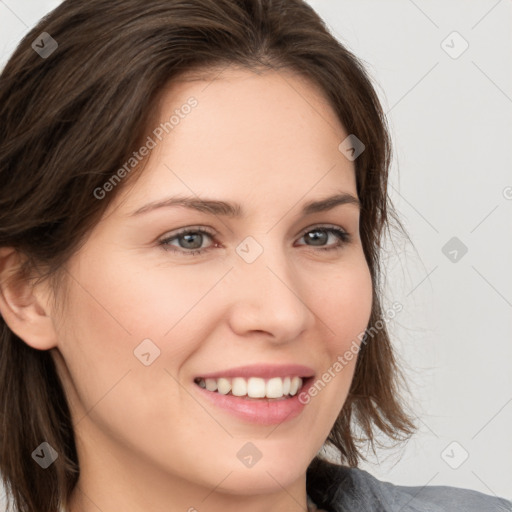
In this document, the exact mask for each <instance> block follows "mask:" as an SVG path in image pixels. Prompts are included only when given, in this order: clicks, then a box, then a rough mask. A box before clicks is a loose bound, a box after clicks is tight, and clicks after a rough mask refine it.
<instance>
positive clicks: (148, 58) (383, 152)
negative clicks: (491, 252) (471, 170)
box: [0, 0, 512, 512]
mask: <svg viewBox="0 0 512 512" xmlns="http://www.w3.org/2000/svg"><path fill="white" fill-rule="evenodd" d="M0 141H1V142H0V144H1V146H0V190H1V192H0V194H1V195H0V204H1V212H0V283H1V293H0V312H1V314H2V324H1V329H2V338H1V356H0V380H1V382H2V387H1V392H0V400H1V410H2V414H3V416H2V420H3V421H2V429H1V447H2V448H1V453H0V461H1V462H0V471H1V472H2V476H3V479H4V483H5V486H6V488H8V489H9V490H10V491H11V494H12V501H13V502H14V505H15V507H16V509H17V510H20V511H21V510H23V511H33V512H35V511H38V512H41V511H52V512H57V511H59V510H66V511H69V512H79V511H80V512H89V511H93V510H94V511H97V510H102V511H105V512H106V511H111V510H112V511H113V510H124V511H127V512H135V511H137V512H138V511H142V510H144V511H146V510H151V511H163V510H165V511H178V510H188V511H190V512H193V511H196V510H197V511H210V512H215V511H221V510H222V511H231V510H244V511H249V512H252V511H273V512H274V511H275V512H278V511H280V512H281V511H292V510H316V509H317V507H318V510H329V511H341V510H365V511H367V510H374V511H383V510H384V511H392V510H393V511H395V510H403V511H404V512H405V511H406V510H417V511H427V510H479V511H480V510H489V511H490V510H512V504H511V503H510V502H507V501H506V500H504V499H499V498H494V497H491V496H487V495H484V494H481V493H477V492H473V491H469V490H462V489H454V488H440V487H432V488H425V489H423V490H421V489H420V488H411V487H402V486H395V485H392V484H390V483H387V482H380V481H378V480H376V479H375V478H373V477H372V476H371V475H369V474H368V473H367V472H365V471H363V470H361V469H358V468H357V465H358V462H359V461H360V460H362V459H363V453H362V452H363V451H364V449H365V447H367V446H370V447H373V446H374V444H375V436H376V434H377V433H378V432H379V431H380V432H382V433H384V434H386V435H387V436H389V437H390V438H392V439H394V440H396V441H401V440H405V439H407V438H408V437H409V436H410V435H411V434H412V433H413V432H414V424H413V421H412V416H411V413H409V412H408V411H407V409H406V407H405V405H404V403H403V401H402V399H401V398H400V394H399V390H400V386H399V383H400V374H399V369H398V367H397V365H396V363H395V359H394V356H393V352H392V348H391V344H390V340H389V337H388V334H387V331H386V321H387V320H388V319H389V318H391V317H392V316H393V315H394V313H395V312H396V310H398V309H399V308H400V304H394V305H393V307H392V308H391V309H389V310H387V311H384V308H383V306H382V304H381V292H380V289H379V247H380V244H381V239H382V236H383V234H384V230H385V228H387V227H388V223H389V220H390V218H394V217H393V215H394V214H393V211H392V210H391V206H390V204H389V200H388V197H387V190H386V185H387V176H388V168H389V162H390V154H391V153H390V141H389V136H388V132H387V129H386V124H385V119H384V116H383V113H382V110H381V107H380V105H379V102H378V99H377V96H376V94H375V92H374V90H373V88H372V85H371V83H370V80H369V78H368V77H367V75H366V73H365V71H364V69H363V67H362V66H361V65H360V63H359V62H358V60H357V59H356V58H355V57H354V56H353V55H352V54H351V53H350V52H348V51H347V50H346V49H345V48H343V47H342V46H341V45H340V44H339V43H338V42H337V41H336V40H335V39H334V38H333V37H332V36H331V35H330V34H329V33H328V31H327V30H326V29H325V26H324V25H323V24H322V22H321V20H320V19H319V18H318V16H317V15H316V14H315V13H314V11H313V10H312V9H311V8H310V7H308V5H307V4H305V3H303V2H301V1H299V0H287V1H278V2H276V1H273V2H271V1H270V0H265V1H263V0H237V1H236V0H220V1H219V0H217V1H213V0H195V1H190V0H187V1H184V0H181V1H180V0H172V1H171V0H153V1H149V2H142V1H140V0H87V1H72V0H67V1H65V2H63V3H62V4H61V5H60V6H59V7H58V8H57V9H55V10H54V11H53V12H52V13H51V14H50V15H49V16H48V17H46V18H44V19H43V20H42V21H41V22H40V23H39V25H38V26H37V27H35V28H34V29H33V30H32V31H31V32H30V33H29V34H28V35H27V36H26V37H25V38H24V40H23V41H22V43H21V44H20V46H19V47H18V48H17V49H16V51H15V53H14V54H13V56H12V57H11V59H10V60H9V62H8V63H7V65H6V67H5V69H4V71H3V73H2V76H1V82H0ZM323 447H331V448H335V449H337V451H338V460H339V463H338V464H334V463H332V462H328V461H327V459H326V458H325V457H324V455H323V454H322V453H321V452H322V448H323Z"/></svg>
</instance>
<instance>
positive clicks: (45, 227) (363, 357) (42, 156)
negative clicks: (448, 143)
mask: <svg viewBox="0 0 512 512" xmlns="http://www.w3.org/2000/svg"><path fill="white" fill-rule="evenodd" d="M42 32H46V33H48V34H50V35H51V37H52V38H53V39H55V40H56V41H57V44H58V47H57V48H56V49H55V50H54V51H53V53H51V54H50V55H47V56H46V58H43V57H42V56H40V55H38V53H36V51H35V49H33V47H32V46H31V45H32V43H33V42H34V41H35V40H36V38H37V37H38V36H39V35H40V34H41V33H42ZM227 65H239V66H244V67H246V68H248V69H253V70H259V69H290V70H294V71H296V72H299V73H300V74H301V75H302V76H304V77H307V78H309V79H310V80H312V81H313V83H315V84H317V85H318V86H319V87H320V88H321V90H322V91H323V92H324V94H325V96H326V98H327V99H328V101H329V102H330V104H331V106H332V108H333V109H334V110H335V112H336V114H337V115H338V117H339V119H340V121H341V123H342V125H343V126H344V128H345V129H346V131H347V133H349V134H355V135H356V136H357V137H358V138H359V139H360V140H361V141H363V143H364V144H365V146H366V149H365V150H364V151H363V153H362V154H361V155H360V156H359V157H358V158H357V159H356V160H355V168H356V182H357V192H358V196H359V198H360V200H361V203H362V210H361V218H360V234H361V239H362V245H363V249H364V254H365V257H366V260H367V263H368V266H369V269H370V272H371V276H372V281H373V305H372V311H371V317H370V322H369V325H368V328H370V327H372V326H374V325H375V324H376V323H377V322H378V321H380V322H381V324H382V321H383V311H382V307H381V301H380V295H381V292H380V286H381V284H380V279H381V277H380V263H379V256H380V251H381V240H382V238H383V235H384V230H385V228H386V227H387V228H388V229H389V227H390V220H395V221H396V222H397V224H398V225H399V227H400V228H401V229H402V230H403V227H402V226H401V224H400V222H399V221H398V219H397V218H396V215H395V213H394V210H393V209H392V206H391V203H390V201H389V197H388V195H387V179H388V171H389V166H390V159H391V144H390V137H389V134H388V130H387V125H386V120H385V116H384V114H383V111H382V108H381V106H380V103H379V101H378V97H377V95H376V93H375V91H374V89H373V87H372V85H371V81H370V79H369V77H368V75H367V73H366V71H365V69H364V67H363V65H362V64H361V63H360V61H359V60H358V59H357V58H356V57H355V56H354V55H353V54H352V53H351V52H350V51H348V50H347V49H346V48H345V47H344V46H343V45H342V44H341V43H340V42H338V41H337V40H336V39H335V38H334V37H333V36H332V35H331V34H330V33H329V31H328V29H327V28H326V26H325V24H324V23H323V21H322V20H321V19H320V18H319V16H318V15H317V14H316V13H315V12H314V10H313V9H312V8H311V7H310V6H308V5H307V4H306V3H305V2H304V1H302V0H149V1H148V0H146V1H142V0H66V1H64V2H63V3H62V4H61V5H60V6H59V7H57V8H56V9H55V10H54V11H52V12H51V13H50V14H49V15H47V16H46V17H44V18H43V19H42V20H41V21H40V22H39V23H38V24H37V25H36V26H35V27H34V28H33V29H32V30H31V31H30V32H29V33H28V34H27V35H26V36H25V37H24V38H23V40H22V41H21V43H20V44H19V45H18V47H17V48H16V50H15V52H14V54H13V55H12V56H11V58H10V60H9V61H8V62H7V64H6V66H5V68H4V70H3V71H2V74H1V75H0V247H13V248H15V249H16V250H17V251H18V253H19V254H21V255H22V256H23V257H24V265H23V266H22V267H21V268H20V275H21V276H25V277H27V276H29V275H31V274H32V273H33V272H34V271H35V270H36V269H38V272H39V273H40V274H39V275H40V276H41V278H47V277H49V278H51V279H52V283H53V282H54V283H55V289H56V290H57V284H58V283H59V282H60V281H59V280H57V278H58V277H62V274H63V271H62V269H63V266H64V264H65V263H66V261H67V260H68V258H69V257H70V256H71V255H72V254H73V253H74V252H75V251H77V250H78V249H79V247H80V245H81V244H82V243H83V241H84V239H85V237H86V235H87V234H88V232H89V231H90V230H91V228H92V227H93V226H94V225H95V223H97V222H98V221H99V219H100V218H101V216H102V214H103V213H104V212H105V209H106V208H107V206H108V205H109V204H110V202H111V201H112V200H113V199H114V197H115V196H116V194H117V193H118V192H119V190H120V189H121V188H122V187H123V186H125V185H126V183H127V182H128V181H129V180H130V179H132V177H133V176H135V174H136V173H135V172H133V173H131V175H130V176H129V177H127V178H125V179H124V180H123V182H122V183H120V184H119V185H118V186H116V187H115V188H114V189H113V190H112V191H111V192H109V194H107V196H106V197H105V198H104V199H103V200H98V199H97V198H96V197H95V196H94V194H93V191H94V190H95V189H97V187H102V186H103V184H104V183H105V182H106V181H107V180H108V179H111V177H112V176H113V175H114V174H115V173H116V171H118V169H119V167H120V166H121V165H123V162H126V161H127V160H128V159H129V158H130V156H131V155H132V152H133V151H134V150H135V149H137V148H138V147H139V145H140V143H141V141H142V140H144V138H145V137H146V136H147V133H148V127H149V126H150V121H151V119H152V118H153V115H154V113H155V112H156V108H157V106H158V98H159V97H160V96H159V95H160V94H161V92H162V91H163V90H164V88H167V87H168V85H169V84H172V80H173V79H176V78H177V77H178V76H179V75H180V74H182V73H184V72H187V71H194V70H195V71H199V72H205V71H206V70H214V69H221V68H222V67H224V66H227ZM340 142H341V141H340ZM138 167H142V166H138ZM137 172H139V173H140V169H137ZM42 269H44V273H43V272H42ZM53 280H55V281H53ZM402 381H403V379H402V376H401V373H400V372H399V368H398V365H397V362H396V359H395V357H394V354H393V351H392V347H391V344H390V339H389V336H388V332H387V330H386V326H385V324H383V326H382V328H379V329H376V330H374V332H373V333H372V335H371V336H367V338H366V339H365V340H364V343H362V344H361V350H360V352H359V356H358V360H357V365H356V369H355V375H354V379H353V382H352V385H351V388H350V392H349V396H348V398H347V400H346V403H345V404H344V407H343V409H342V411H341V413H340V415H339V417H338V418H337V420H336V423H335V425H334V427H333V429H332V431H331V432H330V434H329V437H328V439H327V444H330V445H331V446H334V447H336V448H337V449H338V450H339V452H340V462H341V463H344V464H347V465H350V466H357V464H358V461H359V460H361V459H364V456H363V454H362V452H361V448H360V447H361V446H364V445H368V443H369V444H370V446H371V447H372V449H374V445H375V442H376V437H375V430H376V429H379V430H380V431H382V432H384V433H385V434H386V435H387V436H388V437H389V438H392V439H394V440H396V441H399V440H402V439H406V438H407V437H408V436H409V435H410V434H412V432H413V431H414V428H415V427H414V424H413V422H412V419H411V417H410V416H409V414H408V413H407V412H406V410H405V408H404V403H403V401H402V398H400V393H399V390H400V388H401V384H403V382H402ZM0 383H1V384H0V414H1V428H0V471H1V473H2V478H3V481H4V485H5V486H6V490H7V491H9V492H10V493H12V497H13V500H14V503H15V505H16V507H17V510H20V511H27V512H28V511H30V512H47V511H48V512H56V511H57V510H58V507H59V505H60V504H65V503H66V502H67V500H68V497H69V496H70V494H71V491H72V490H73V488H74V486H75V485H76V482H77V480H78V476H79V465H78V459H77V452H76V447H75V441H74V432H73V424H72V419H71V415H70V411H69V408H68V405H67V401H66V397H65V393H64V390H63V387H62V385H61V381H60V379H59V376H58V374H57V372H56V368H55V366H54V362H53V359H52V357H51V354H50V352H49V351H40V350H35V349H33V348H31V347H30V346H28V345H27V344H26V343H25V342H23V341H22V340H21V339H20V338H19V337H17V336H16V335H15V334H14V333H13V332H12V331H11V330H10V329H9V327H8V326H7V324H6V323H5V321H4V320H3V319H2V318H0ZM356 429H359V433H360V435H359V436H356V434H355V432H356ZM43 441H46V442H48V443H49V444H50V445H51V446H52V447H53V448H54V449H55V450H56V451H57V453H58V454H59V457H58V459H57V460H56V461H55V462H54V464H52V465H51V466H50V467H49V468H48V469H47V470H41V468H40V467H39V466H38V465H37V464H35V463H34V461H33V460H32V458H31V453H32V452H33V451H34V449H35V448H36V447H37V446H38V445H40V443H41V442H43ZM8 497H9V496H8Z"/></svg>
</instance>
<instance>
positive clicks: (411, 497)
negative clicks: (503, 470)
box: [306, 458, 512, 512]
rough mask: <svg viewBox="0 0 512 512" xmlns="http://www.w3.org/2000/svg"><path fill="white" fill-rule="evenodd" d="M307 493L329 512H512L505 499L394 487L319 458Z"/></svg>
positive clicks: (466, 492)
mask: <svg viewBox="0 0 512 512" xmlns="http://www.w3.org/2000/svg"><path fill="white" fill-rule="evenodd" d="M511 488H512V482H511ZM306 489H307V493H308V496H310V497H311V499H312V500H313V502H314V503H315V504H316V506H317V507H318V508H319V509H325V510H326V511H328V512H359V511H360V512H453V511H460V512H462V511H464V512H512V502H511V501H508V500H506V499H503V498H498V497H495V496H490V495H488V494H483V493H481V492H477V491H471V490H469V489H461V488H457V487H446V486H437V485H436V486H414V487H411V486H402V485H394V484H392V483H390V482H383V481H381V480H378V479H377V478H375V477H374V476H372V475H371V474H370V473H368V472H367V471H364V470H362V469H358V468H349V467H345V466H339V465H336V464H331V463H329V462H326V461H324V460H321V459H319V458H315V460H314V461H313V462H312V463H311V464H310V466H309V468H308V471H307V479H306Z"/></svg>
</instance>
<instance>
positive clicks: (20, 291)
mask: <svg viewBox="0 0 512 512" xmlns="http://www.w3.org/2000/svg"><path fill="white" fill-rule="evenodd" d="M21 263H22V258H21V256H20V254H19V253H18V252H17V251H16V250H15V249H13V248H12V247H2V248H0V314H1V315H2V317H3V319H4V321H5V323H6V324H7V325H8V327H9V328H10V329H11V331H13V332H14V333H15V334H16V335H17V336H18V337H19V338H21V339H22V340H23V341H24V342H25V343H26V344H27V345H29V346H31V347H32V348H35V349H37V350H48V349H51V348H53V347H55V346H56V345H57V333H56V331H55V327H54V324H53V321H52V318H51V316H50V309H49V301H48V297H49V294H48V287H47V285H46V284H45V283H41V284H38V285H36V286H34V285H33V283H32V281H33V279H29V278H26V277H25V278H24V277H21V276H20V272H19V271H20V267H21Z"/></svg>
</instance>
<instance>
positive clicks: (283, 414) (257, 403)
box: [194, 377, 313, 425]
mask: <svg viewBox="0 0 512 512" xmlns="http://www.w3.org/2000/svg"><path fill="white" fill-rule="evenodd" d="M312 383H313V378H312V377H310V378H307V379H304V383H303V385H302V387H301V388H300V389H299V390H298V391H297V393H296V394H295V395H294V396H291V397H290V398H285V399H275V398H274V399H272V398H271V399H269V398H257V399H249V398H242V397H239V396H234V395H223V394H222V393H218V392H216V391H208V390H207V389H205V388H202V387H201V386H199V385H197V384H195V383H194V387H195V388H197V390H198V391H199V392H200V393H201V394H202V395H203V396H204V397H205V398H206V399H208V400H210V401H211V402H212V403H213V404H214V405H216V406H217V407H220V408H222V409H224V410H226V411H228V412H229V413H231V414H232V415H233V416H236V417H237V418H240V419H242V420H244V421H248V422H251V423H254V424H256V425H276V424H278V423H283V422H285V421H290V420H292V419H293V418H296V417H297V416H298V415H299V414H300V413H301V412H302V411H303V410H304V406H305V405H306V404H303V403H301V402H300V401H299V395H300V394H301V393H304V392H307V390H308V389H309V387H310V385H312Z"/></svg>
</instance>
